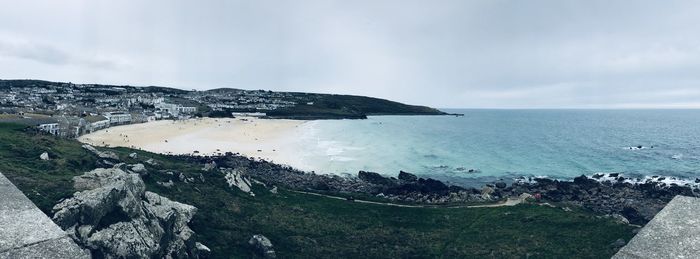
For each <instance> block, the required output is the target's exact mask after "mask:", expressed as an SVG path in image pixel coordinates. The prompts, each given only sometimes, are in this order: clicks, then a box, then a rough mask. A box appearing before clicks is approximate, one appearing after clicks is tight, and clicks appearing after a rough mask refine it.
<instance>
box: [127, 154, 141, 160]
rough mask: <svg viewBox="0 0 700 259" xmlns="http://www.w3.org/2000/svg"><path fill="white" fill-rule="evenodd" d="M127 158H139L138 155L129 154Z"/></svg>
mask: <svg viewBox="0 0 700 259" xmlns="http://www.w3.org/2000/svg"><path fill="white" fill-rule="evenodd" d="M129 157H130V158H132V159H137V158H139V154H136V153H131V154H129Z"/></svg>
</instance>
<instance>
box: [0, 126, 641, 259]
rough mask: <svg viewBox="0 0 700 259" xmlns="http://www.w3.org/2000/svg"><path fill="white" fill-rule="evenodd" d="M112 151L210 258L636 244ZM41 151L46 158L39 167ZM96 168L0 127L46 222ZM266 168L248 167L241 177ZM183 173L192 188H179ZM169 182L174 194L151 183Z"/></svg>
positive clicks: (7, 158)
mask: <svg viewBox="0 0 700 259" xmlns="http://www.w3.org/2000/svg"><path fill="white" fill-rule="evenodd" d="M110 150H111V151H114V152H115V153H117V154H118V156H119V158H120V160H121V161H122V162H124V163H127V164H135V163H144V164H145V165H146V169H147V170H148V172H149V173H148V174H147V175H145V176H143V181H144V182H145V184H146V189H147V190H149V191H152V192H155V193H158V194H160V195H162V196H165V197H168V198H170V199H172V200H174V201H179V202H182V203H186V204H190V205H193V206H195V207H197V208H198V211H197V213H196V214H195V216H194V218H193V219H192V222H191V223H190V227H191V228H192V230H194V232H195V233H196V234H195V239H196V240H197V241H198V242H201V243H203V244H206V245H207V246H208V247H209V248H211V250H212V257H214V258H257V257H258V255H257V254H256V253H255V252H253V250H252V249H251V248H250V246H249V245H248V243H247V242H248V240H249V239H250V237H251V236H252V235H254V234H264V235H265V236H267V237H268V238H269V239H270V240H271V241H272V243H273V245H274V249H275V250H276V252H277V255H278V257H279V258H359V257H365V258H440V257H442V258H445V257H447V258H493V257H496V258H526V257H531V258H566V257H580V258H606V257H610V256H611V255H612V254H613V253H614V252H615V250H614V248H612V247H611V246H610V244H611V243H613V242H614V241H615V240H617V239H619V238H623V239H625V240H629V238H630V237H631V236H632V235H633V233H632V230H633V227H631V226H628V225H622V224H617V223H614V222H613V221H612V220H610V219H605V218H600V217H598V216H596V215H594V214H591V213H589V212H586V211H582V210H579V209H574V210H573V211H564V210H562V209H561V208H552V207H548V206H540V205H533V204H523V205H518V206H513V207H499V208H439V207H438V208H403V207H394V206H382V205H374V204H364V203H357V202H350V201H343V200H336V199H331V198H326V197H319V196H315V195H309V194H303V193H298V192H295V191H294V190H289V189H284V188H279V191H278V192H277V193H273V192H271V191H270V190H269V188H270V187H269V186H268V187H264V186H262V185H258V184H254V185H253V186H252V187H253V192H255V194H256V195H255V196H254V197H253V196H251V195H249V194H247V193H244V192H242V191H240V190H238V189H236V188H235V187H234V188H231V187H229V185H227V184H226V180H225V177H224V175H223V174H221V173H217V172H215V171H211V172H205V171H203V170H202V167H203V164H202V163H199V162H197V161H199V160H197V159H187V158H183V157H172V156H165V155H159V154H153V153H149V152H144V151H138V150H132V149H127V148H116V149H110ZM43 152H47V153H48V155H49V157H50V158H51V159H50V160H48V161H44V160H41V159H40V158H39V155H40V154H41V153H43ZM131 153H136V154H138V156H137V157H136V158H132V157H130V156H129V154H131ZM148 159H153V160H154V161H157V164H155V165H153V164H148V163H145V162H144V161H147V160H148ZM100 166H101V162H100V159H98V158H97V157H96V156H95V155H93V154H92V153H90V152H87V151H86V150H85V149H83V148H81V143H78V142H77V141H74V140H67V139H62V138H56V137H53V136H47V135H44V134H40V133H36V132H33V131H31V130H27V129H26V128H25V127H24V126H20V125H15V124H0V171H2V172H3V173H4V174H5V175H6V176H7V177H8V178H9V179H10V180H11V181H12V182H13V183H14V184H15V185H17V187H18V188H20V189H21V190H22V191H23V192H24V193H25V194H26V195H27V196H28V197H29V198H30V199H31V200H32V201H33V202H34V203H36V204H37V205H38V206H39V207H40V208H41V209H42V210H43V211H44V212H45V213H47V214H48V215H51V214H52V211H51V208H52V207H53V206H54V204H56V203H58V202H59V201H60V200H62V199H65V198H68V197H71V196H72V195H73V193H74V192H75V190H74V189H73V186H72V180H71V178H72V177H73V176H77V175H81V174H82V173H84V172H86V171H89V170H92V169H94V168H95V167H100ZM270 166H274V165H271V164H262V163H258V162H251V163H249V165H248V166H247V167H246V168H242V169H243V170H258V169H257V168H262V167H270ZM276 170H285V169H284V168H282V167H278V168H277V169H276ZM169 172H174V173H173V174H171V173H169ZM180 173H181V174H182V175H183V177H184V178H185V179H186V178H194V179H197V180H195V181H192V182H186V181H182V178H180V177H178V174H180ZM200 179H201V180H200ZM168 181H172V182H173V183H174V185H173V186H171V187H166V186H164V185H162V184H158V182H161V183H162V182H168Z"/></svg>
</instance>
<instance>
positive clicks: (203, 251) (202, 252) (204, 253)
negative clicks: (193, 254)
mask: <svg viewBox="0 0 700 259" xmlns="http://www.w3.org/2000/svg"><path fill="white" fill-rule="evenodd" d="M194 248H195V249H197V254H198V255H199V258H209V256H210V255H211V249H209V247H207V246H205V245H203V244H202V243H200V242H195V243H194Z"/></svg>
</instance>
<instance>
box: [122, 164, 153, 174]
mask: <svg viewBox="0 0 700 259" xmlns="http://www.w3.org/2000/svg"><path fill="white" fill-rule="evenodd" d="M127 167H128V168H129V170H130V171H132V172H134V173H137V174H139V175H146V174H148V170H146V166H144V165H143V164H133V165H129V166H127Z"/></svg>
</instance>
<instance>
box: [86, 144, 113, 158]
mask: <svg viewBox="0 0 700 259" xmlns="http://www.w3.org/2000/svg"><path fill="white" fill-rule="evenodd" d="M83 148H84V149H86V150H87V151H90V152H91V153H93V154H95V155H96V156H97V157H99V158H102V159H112V160H119V156H118V155H117V154H116V153H114V152H112V151H99V150H97V149H96V148H95V147H93V146H90V145H87V144H85V145H83Z"/></svg>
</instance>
